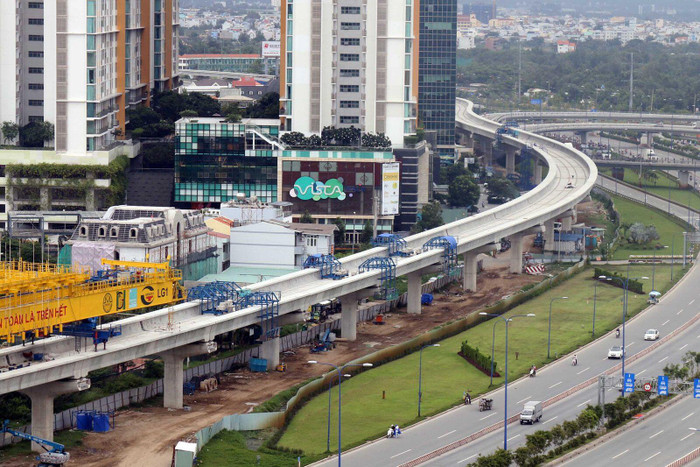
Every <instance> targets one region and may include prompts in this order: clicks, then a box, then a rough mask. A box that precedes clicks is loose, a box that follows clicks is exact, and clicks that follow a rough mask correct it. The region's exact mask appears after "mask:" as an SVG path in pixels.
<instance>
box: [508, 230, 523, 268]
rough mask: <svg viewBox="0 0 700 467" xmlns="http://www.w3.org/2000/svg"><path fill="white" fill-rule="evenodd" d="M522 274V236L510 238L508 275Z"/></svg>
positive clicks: (516, 235)
mask: <svg viewBox="0 0 700 467" xmlns="http://www.w3.org/2000/svg"><path fill="white" fill-rule="evenodd" d="M521 272H523V234H522V233H518V234H515V235H511V236H510V273H511V274H520V273H521Z"/></svg>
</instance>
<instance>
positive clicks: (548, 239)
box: [544, 219, 554, 251]
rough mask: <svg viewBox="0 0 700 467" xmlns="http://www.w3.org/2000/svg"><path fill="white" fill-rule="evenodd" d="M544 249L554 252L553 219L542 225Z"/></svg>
mask: <svg viewBox="0 0 700 467" xmlns="http://www.w3.org/2000/svg"><path fill="white" fill-rule="evenodd" d="M544 249H545V250H546V251H552V250H554V219H550V220H548V221H545V223H544Z"/></svg>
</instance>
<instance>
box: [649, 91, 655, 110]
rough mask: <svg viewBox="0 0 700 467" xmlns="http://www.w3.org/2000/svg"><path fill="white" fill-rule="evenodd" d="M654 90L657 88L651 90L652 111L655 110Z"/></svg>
mask: <svg viewBox="0 0 700 467" xmlns="http://www.w3.org/2000/svg"><path fill="white" fill-rule="evenodd" d="M654 91H655V89H652V90H651V109H649V112H650V113H653V112H654Z"/></svg>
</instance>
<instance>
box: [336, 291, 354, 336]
mask: <svg viewBox="0 0 700 467" xmlns="http://www.w3.org/2000/svg"><path fill="white" fill-rule="evenodd" d="M357 298H358V297H357V294H354V293H351V294H348V295H343V296H342V297H340V303H341V312H340V335H341V336H342V337H343V339H347V340H349V341H354V340H355V339H357Z"/></svg>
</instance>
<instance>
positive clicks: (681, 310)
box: [676, 308, 683, 316]
mask: <svg viewBox="0 0 700 467" xmlns="http://www.w3.org/2000/svg"><path fill="white" fill-rule="evenodd" d="M681 313H683V308H681V309H680V310H678V313H676V316H678V315H680V314H681Z"/></svg>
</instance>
